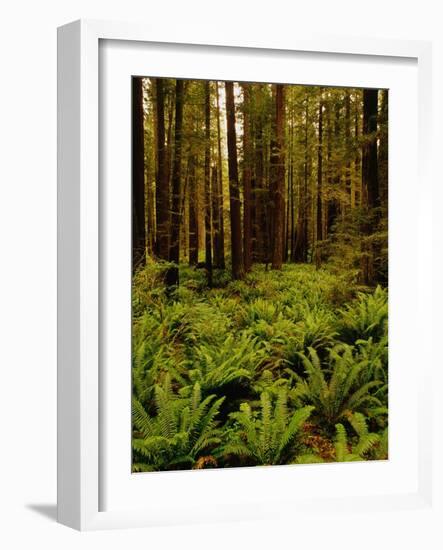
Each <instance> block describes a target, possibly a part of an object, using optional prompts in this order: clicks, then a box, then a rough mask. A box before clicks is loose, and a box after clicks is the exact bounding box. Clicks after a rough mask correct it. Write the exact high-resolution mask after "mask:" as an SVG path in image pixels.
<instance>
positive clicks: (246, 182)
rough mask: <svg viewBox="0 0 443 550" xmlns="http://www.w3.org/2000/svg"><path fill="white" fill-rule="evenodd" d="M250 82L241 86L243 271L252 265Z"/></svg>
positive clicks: (249, 268)
mask: <svg viewBox="0 0 443 550" xmlns="http://www.w3.org/2000/svg"><path fill="white" fill-rule="evenodd" d="M249 86H250V84H246V85H245V86H243V255H244V268H245V272H246V273H247V272H248V271H250V270H251V265H252V225H251V214H252V212H251V160H252V154H251V119H250V116H251V115H250V113H251V98H250V91H249Z"/></svg>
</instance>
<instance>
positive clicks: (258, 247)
mask: <svg viewBox="0 0 443 550" xmlns="http://www.w3.org/2000/svg"><path fill="white" fill-rule="evenodd" d="M255 87H256V88H255V94H254V100H255V102H254V113H255V120H254V171H255V175H254V176H255V177H254V204H255V209H256V213H255V231H254V234H255V246H254V259H255V260H256V261H258V262H264V261H265V256H266V255H267V249H268V239H267V237H268V232H267V230H266V224H267V219H266V205H265V199H266V190H265V182H264V166H263V163H264V149H265V137H264V120H263V119H264V115H263V111H264V105H263V103H264V98H263V96H264V92H263V85H262V84H256V85H255Z"/></svg>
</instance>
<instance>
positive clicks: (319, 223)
mask: <svg viewBox="0 0 443 550" xmlns="http://www.w3.org/2000/svg"><path fill="white" fill-rule="evenodd" d="M322 94H323V90H321V89H320V101H319V105H318V149H317V209H316V210H317V212H316V247H315V265H316V267H317V268H318V267H320V264H321V250H320V248H319V244H318V243H321V241H322V240H323V98H322Z"/></svg>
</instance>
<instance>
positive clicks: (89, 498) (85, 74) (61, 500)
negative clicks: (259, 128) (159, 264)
mask: <svg viewBox="0 0 443 550" xmlns="http://www.w3.org/2000/svg"><path fill="white" fill-rule="evenodd" d="M103 41H118V42H117V44H125V45H126V46H125V48H129V49H131V47H132V46H134V49H135V47H136V45H137V44H138V46H137V47H138V48H140V44H157V45H158V44H160V46H161V44H164V45H166V46H167V45H168V44H169V46H170V47H172V45H174V46H173V48H175V50H174V51H176V52H177V48H178V49H180V44H182V45H183V49H186V48H188V49H189V44H190V42H192V44H193V45H194V46H195V47H196V48H194V51H197V53H198V52H200V53H201V52H204V55H205V57H206V58H207V60H206V62H205V63H206V65H207V70H209V68H210V59H211V55H213V52H214V47H217V48H221V49H223V48H224V49H225V50H226V49H228V50H229V55H230V56H231V57H232V56H233V57H236V56H239V55H244V54H245V53H247V52H250V54H251V55H252V54H253V52H258V51H260V52H262V53H263V55H266V52H272V55H274V56H280V57H281V58H282V59H283V60H284V56H285V55H287V54H289V53H291V52H304V53H305V54H312V55H314V56H315V55H324V54H330V55H332V56H336V57H337V58H341V59H342V58H343V59H344V58H345V57H346V58H348V59H350V60H352V61H353V60H355V59H357V60H358V59H360V60H361V61H362V62H363V59H364V58H363V57H359V56H367V59H371V58H374V59H385V60H390V61H389V62H390V63H392V67H394V66H395V64H396V61H399V62H401V61H402V60H412V62H413V64H414V65H415V67H416V80H417V83H418V99H417V97H416V98H415V99H416V105H415V106H414V108H415V109H416V110H417V114H418V124H417V132H418V147H417V165H418V171H419V174H418V178H419V179H418V181H419V193H418V194H419V204H420V209H419V220H418V221H417V223H418V224H419V230H420V236H419V238H418V240H417V243H416V244H415V245H414V246H413V247H412V248H413V255H414V254H416V255H417V258H416V261H417V262H420V265H421V263H422V261H421V260H423V259H426V255H428V259H429V255H430V254H431V251H430V250H429V248H426V247H423V246H421V245H422V244H423V243H425V242H426V239H430V235H431V233H430V232H431V225H430V217H431V200H432V195H431V193H432V182H431V178H430V169H429V164H430V163H429V155H430V150H431V147H430V128H431V110H430V105H431V97H430V94H431V46H430V44H428V43H426V42H409V41H390V40H367V39H357V38H330V37H314V36H309V35H304V36H302V35H299V36H297V37H294V38H289V39H285V38H283V37H282V39H281V41H277V40H275V39H270V40H269V41H268V40H267V39H263V40H258V41H257V42H251V41H248V40H243V41H242V40H239V41H236V42H235V43H231V42H229V41H224V40H220V39H218V40H217V39H216V38H214V39H213V40H211V42H210V45H208V43H207V42H206V39H205V37H204V36H202V37H201V38H199V37H197V36H193V37H192V40H190V37H188V36H186V32H185V31H184V32H183V34H182V35H178V33H177V32H174V33H173V36H166V35H164V33H163V32H161V31H160V30H159V31H158V32H155V31H153V29H147V28H145V27H144V26H139V25H136V24H126V23H117V22H112V23H111V22H101V21H77V22H74V23H71V24H68V25H66V26H64V27H61V28H60V29H59V33H58V51H59V57H58V87H59V94H58V97H59V100H58V136H59V137H58V185H59V195H58V220H59V221H58V232H59V239H58V280H59V287H58V293H59V302H58V520H59V522H60V523H63V524H66V525H68V526H70V527H74V528H76V529H80V530H90V529H105V528H118V527H136V526H137V527H148V526H155V525H169V524H177V523H191V522H195V521H216V520H234V519H262V518H266V517H285V515H286V514H288V517H290V515H291V514H292V513H293V512H294V510H296V511H297V513H300V514H307V515H308V516H309V515H310V514H311V515H312V514H314V513H320V514H322V513H325V512H327V511H328V510H330V508H331V506H333V507H334V510H335V512H336V513H349V511H350V510H354V511H355V509H356V508H357V509H358V510H359V511H360V512H361V513H363V514H372V513H380V512H388V511H390V512H392V513H393V514H394V513H398V512H399V511H400V510H404V509H405V508H406V509H408V510H414V511H419V513H429V514H431V515H432V514H433V511H434V508H433V482H434V478H433V470H432V445H431V443H432V441H431V427H430V426H431V419H432V412H431V400H430V388H431V387H432V382H431V375H432V372H431V364H432V357H431V355H430V352H428V353H429V357H428V359H429V361H425V362H424V363H425V364H424V366H423V367H422V368H421V369H420V372H419V373H418V382H419V384H418V385H416V384H415V383H414V387H413V391H415V392H416V393H415V397H416V398H417V407H416V408H414V409H413V411H414V413H413V414H414V416H415V424H416V426H417V432H416V434H414V436H413V440H414V442H415V447H414V449H415V451H416V453H417V456H416V457H414V462H413V463H411V464H410V465H409V467H410V468H412V469H414V471H415V474H416V477H414V479H413V480H411V484H410V485H408V484H406V485H404V487H406V489H405V490H401V487H400V486H398V487H397V489H393V488H391V492H389V491H387V492H385V493H384V494H381V493H380V491H378V492H377V491H375V492H371V491H369V490H367V489H366V492H364V491H363V492H360V493H359V492H358V491H354V487H355V484H358V479H359V476H361V473H360V472H359V471H357V470H355V468H354V470H353V472H352V474H350V477H349V478H348V481H347V482H346V483H347V484H348V486H347V490H346V491H344V492H340V491H338V489H337V490H335V491H336V492H334V489H333V488H332V489H331V490H330V491H329V493H327V497H325V495H324V494H322V493H321V492H314V493H315V495H316V496H315V495H314V496H312V498H308V497H307V496H306V495H303V497H302V498H295V497H294V498H292V497H288V495H284V494H282V495H281V498H280V497H279V494H280V493H279V487H282V486H283V485H284V484H285V483H288V481H290V478H289V477H288V472H289V470H288V469H287V468H288V467H280V468H279V467H276V468H272V469H263V468H255V469H247V470H248V472H245V470H244V469H243V471H242V472H240V471H239V470H238V469H237V470H236V469H233V470H231V471H229V472H227V471H226V472H223V473H222V475H223V478H220V475H219V472H216V473H215V472H211V471H208V472H201V473H203V475H206V476H211V479H210V478H209V477H206V478H203V477H202V476H201V475H200V474H201V473H200V472H181V473H180V474H179V475H180V476H181V478H180V479H179V477H175V478H171V474H172V476H174V475H176V476H178V474H175V473H167V475H169V478H168V479H169V484H167V485H166V482H165V484H164V485H163V486H164V487H166V489H165V490H166V492H167V494H168V495H170V494H171V491H173V485H174V484H177V483H181V482H182V480H183V483H184V485H183V490H185V487H187V489H188V490H189V487H192V485H193V484H195V486H196V487H197V486H199V487H200V489H199V490H203V487H204V486H205V485H208V484H209V485H210V483H213V482H214V480H216V476H217V475H218V476H219V481H215V483H219V486H220V485H223V486H227V487H229V484H231V485H234V484H238V483H240V482H241V479H243V478H250V479H251V483H252V484H255V483H256V481H257V479H259V478H260V479H261V480H266V483H267V484H268V487H271V486H273V487H275V488H276V489H275V491H274V493H273V494H272V495H271V492H270V491H269V490H268V493H267V494H266V490H265V495H264V496H263V497H261V498H258V497H257V498H255V497H253V498H250V499H249V500H248V501H245V502H243V503H240V504H239V505H237V506H236V505H232V506H228V505H227V504H226V502H223V503H222V504H221V505H219V506H213V507H208V506H205V505H204V503H203V504H202V505H201V506H200V507H198V505H197V504H196V505H195V506H190V507H188V508H187V507H185V506H184V505H183V503H180V502H179V500H180V499H177V504H176V506H174V507H172V506H171V507H170V508H168V505H167V502H165V503H164V504H162V505H158V506H157V505H151V506H140V504H139V503H136V504H135V505H130V503H129V502H128V500H129V497H130V495H131V494H132V493H131V492H127V493H125V495H126V497H125V498H123V497H122V500H121V505H119V502H118V498H119V493H115V494H116V495H117V502H115V500H116V499H115V498H114V502H113V506H112V507H111V509H107V507H105V508H106V509H103V496H102V495H103V490H102V489H103V487H102V485H103V483H104V480H105V481H106V483H109V480H107V477H106V471H108V470H109V466H106V468H105V466H104V464H105V463H106V461H104V459H105V458H106V457H103V452H104V451H105V450H106V449H109V447H107V443H106V441H105V442H104V434H105V433H106V430H105V428H104V426H106V414H108V413H107V409H106V406H103V403H102V402H101V401H102V400H103V399H102V398H103V391H104V390H103V388H102V386H101V385H102V383H103V380H102V377H103V365H102V364H101V354H100V346H99V342H100V337H101V331H102V321H103V319H102V318H101V312H102V310H101V309H100V308H101V302H102V301H103V297H105V298H106V296H107V294H106V286H107V285H104V286H105V290H103V289H102V288H101V283H102V282H103V281H102V279H101V277H102V276H103V273H101V269H102V268H103V263H102V262H103V250H102V249H103V246H102V244H103V241H102V240H101V239H102V238H103V236H102V235H100V233H101V232H102V231H103V230H106V227H107V226H106V224H105V225H100V216H99V212H100V211H101V208H103V205H102V204H101V201H102V200H103V196H102V194H101V191H100V174H99V172H100V154H101V148H102V143H101V141H100V126H99V114H100V112H101V108H102V106H101V105H100V101H101V99H102V98H101V96H100V94H99V81H100V70H101V67H100V63H102V62H103V59H106V63H108V61H109V59H110V58H109V57H106V58H104V57H103V56H101V54H100V47H101V46H100V44H103ZM131 45H132V46H131ZM160 49H161V47H160ZM211 52H212V53H211ZM152 55H155V54H152ZM125 59H126V58H125ZM331 59H332V58H331ZM123 63H127V61H123ZM171 70H172V69H171ZM189 70H190V69H189V67H186V64H184V65H183V71H184V73H183V74H181V73H179V72H176V73H175V74H174V76H183V77H194V78H196V77H198V76H200V77H201V76H202V75H203V73H202V72H201V66H200V69H199V71H200V72H199V73H198V74H197V73H195V74H190V73H189ZM186 71H187V72H186ZM119 74H120V73H119ZM146 76H149V74H148V73H147V74H146ZM170 76H173V75H170ZM211 76H212V77H213V78H214V77H217V76H218V78H220V79H222V77H221V76H219V74H212V75H211ZM208 77H210V75H209V74H208ZM251 78H252V76H251ZM233 79H235V76H233ZM246 79H247V78H245V80H246ZM104 82H105V83H106V82H107V81H106V79H105V80H104ZM311 83H313V82H311ZM324 83H325V84H327V83H328V82H324ZM331 84H332V82H331ZM335 84H338V82H335ZM405 177H406V175H405ZM412 177H415V176H412ZM420 255H421V256H420ZM423 263H426V262H423ZM428 277H429V273H421V272H420V273H417V279H411V281H412V282H413V283H415V282H416V281H417V285H419V286H418V287H417V295H416V296H415V299H416V304H417V310H416V311H415V314H416V317H417V319H418V318H419V317H421V318H430V310H429V307H430V306H429V304H428V303H427V301H426V299H427V298H429V297H430V292H431V288H430V286H427V285H426V281H427V278H428ZM128 330H129V327H128ZM411 357H412V356H411ZM411 361H412V359H411ZM128 376H129V375H128ZM113 388H114V389H113V390H112V391H114V392H115V388H117V389H118V384H114V386H113ZM111 389H112V388H111ZM119 391H122V392H123V391H124V390H123V389H121V390H119ZM411 391H412V388H411ZM114 395H115V394H114ZM106 398H107V397H106ZM104 401H106V399H105V400H104ZM128 414H129V412H128ZM415 424H414V425H415ZM400 428H401V425H400ZM128 437H129V434H128ZM124 445H126V442H125V441H122V446H124ZM415 451H414V452H415ZM415 459H416V460H415ZM392 464H394V466H393V467H394V469H395V463H391V466H392ZM325 466H326V465H325ZM370 466H371V465H370ZM378 466H379V465H377V464H375V465H372V467H375V468H377V467H378ZM327 467H328V468H329V465H328V466H327ZM305 468H306V467H305ZM308 468H310V471H309V473H308V470H305V471H306V472H307V475H309V476H311V478H312V477H315V476H313V474H312V472H313V470H312V467H308ZM322 468H323V466H322ZM344 468H351V469H352V468H353V465H334V467H332V468H330V469H329V470H323V472H325V473H324V474H321V475H320V478H321V479H323V478H324V477H325V475H327V476H332V478H334V479H336V480H337V486H338V482H340V484H341V483H342V481H341V480H342V477H341V476H343V472H344ZM381 468H382V469H383V468H384V467H383V466H382V467H381ZM382 469H381V470H380V475H386V476H387V477H386V479H388V477H389V476H392V471H391V473H389V472H387V471H386V472H385V473H383V471H382ZM252 470H254V472H252ZM349 471H350V470H349ZM409 471H410V470H409ZM326 472H327V474H326ZM405 472H406V470H405ZM112 473H113V471H112ZM117 473H118V472H117ZM394 473H395V472H394ZM195 474H197V475H199V478H197V477H196V475H195ZM415 474H414V476H415ZM128 475H129V471H128ZM143 475H145V474H143ZM155 475H156V476H157V474H155ZM161 475H163V474H161ZM364 475H365V476H366V475H368V474H367V472H365V473H364ZM371 475H373V476H374V477H373V479H376V477H377V476H378V475H379V474H378V473H377V471H375V473H374V471H373V472H372V474H371ZM405 475H406V474H405ZM147 476H149V474H147ZM108 477H109V476H108ZM345 477H346V476H345ZM394 477H395V476H394ZM138 479H141V478H140V477H139V478H138ZM151 479H152V480H154V478H153V477H151ZM162 479H164V480H166V478H161V477H159V476H157V477H156V478H155V485H156V487H157V488H156V490H157V491H160V490H161V487H162V483H163V482H162ZM171 479H173V483H172V482H171ZM402 479H403V478H402ZM134 480H135V481H134ZM146 480H148V481H146ZM209 480H210V481H209ZM220 480H221V481H220ZM111 481H112V476H111ZM126 482H128V483H129V484H130V485H131V486H134V485H135V484H138V483H139V482H138V481H137V476H133V477H132V480H130V481H129V478H128V479H127V480H126ZM146 482H149V478H148V477H146V475H145V477H144V481H143V483H144V484H145V485H146ZM319 483H320V481H319ZM399 483H404V479H403V481H400V482H399ZM251 486H252V485H251ZM434 492H435V491H434ZM196 493H198V491H196ZM122 494H123V493H122ZM245 503H246V504H247V506H245ZM338 536H339V535H338V533H337V540H339V539H338Z"/></svg>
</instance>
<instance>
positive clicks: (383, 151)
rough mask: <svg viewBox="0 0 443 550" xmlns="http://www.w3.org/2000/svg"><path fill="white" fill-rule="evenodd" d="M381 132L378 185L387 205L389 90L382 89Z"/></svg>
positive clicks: (381, 199)
mask: <svg viewBox="0 0 443 550" xmlns="http://www.w3.org/2000/svg"><path fill="white" fill-rule="evenodd" d="M380 95H381V100H380V114H379V117H378V119H379V128H380V129H379V133H380V141H379V148H378V186H379V193H380V202H381V203H382V204H383V205H384V206H387V202H388V101H389V100H388V90H381V91H380Z"/></svg>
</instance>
